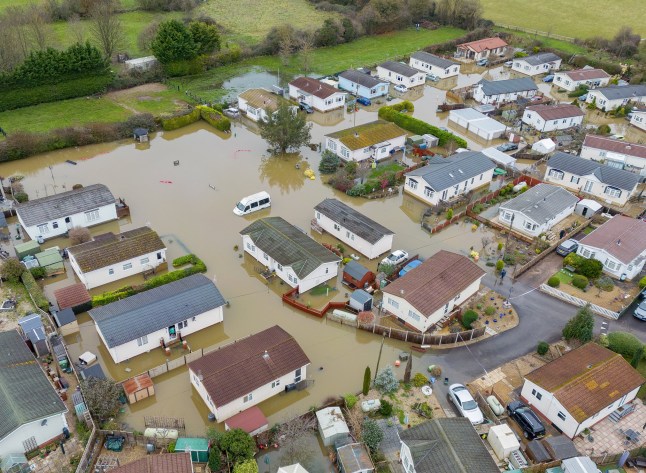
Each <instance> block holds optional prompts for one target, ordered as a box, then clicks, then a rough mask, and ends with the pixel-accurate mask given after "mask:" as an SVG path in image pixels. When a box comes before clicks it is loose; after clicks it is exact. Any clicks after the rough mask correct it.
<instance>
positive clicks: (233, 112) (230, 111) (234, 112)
mask: <svg viewBox="0 0 646 473" xmlns="http://www.w3.org/2000/svg"><path fill="white" fill-rule="evenodd" d="M223 113H224V114H225V115H226V116H227V117H229V118H238V117H239V116H240V110H238V109H237V108H234V107H229V108H225V109H224V111H223Z"/></svg>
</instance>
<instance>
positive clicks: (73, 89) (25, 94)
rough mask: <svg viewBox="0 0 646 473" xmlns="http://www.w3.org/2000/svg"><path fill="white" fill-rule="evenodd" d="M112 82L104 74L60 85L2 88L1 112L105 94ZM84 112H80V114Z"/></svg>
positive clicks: (72, 80)
mask: <svg viewBox="0 0 646 473" xmlns="http://www.w3.org/2000/svg"><path fill="white" fill-rule="evenodd" d="M110 82H112V75H106V74H104V75H98V76H87V77H78V78H75V79H70V80H67V81H65V82H60V83H58V84H45V85H39V86H34V87H29V88H0V112H3V111H5V110H13V109H15V108H22V107H29V106H30V105H38V104H40V103H47V102H55V101H57V100H65V99H72V98H75V97H84V96H87V95H94V94H96V93H100V92H104V91H105V90H106V88H107V86H108V84H110ZM82 112H83V111H82V110H79V113H82Z"/></svg>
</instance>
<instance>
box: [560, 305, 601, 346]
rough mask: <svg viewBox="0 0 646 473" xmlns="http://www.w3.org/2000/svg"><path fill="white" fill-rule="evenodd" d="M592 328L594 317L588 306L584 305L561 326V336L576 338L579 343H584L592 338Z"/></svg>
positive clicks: (567, 338) (568, 338)
mask: <svg viewBox="0 0 646 473" xmlns="http://www.w3.org/2000/svg"><path fill="white" fill-rule="evenodd" d="M593 330H594V317H593V315H592V311H591V310H590V306H589V305H586V306H584V307H581V308H580V309H579V310H578V311H577V313H576V315H575V316H574V317H572V318H571V319H570V320H568V322H567V324H565V327H563V332H562V334H563V338H565V339H566V340H572V339H574V340H578V341H580V342H581V343H586V342H589V341H590V340H592V332H593Z"/></svg>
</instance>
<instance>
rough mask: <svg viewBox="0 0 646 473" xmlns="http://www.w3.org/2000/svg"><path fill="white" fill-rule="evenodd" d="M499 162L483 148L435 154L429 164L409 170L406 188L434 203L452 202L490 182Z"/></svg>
mask: <svg viewBox="0 0 646 473" xmlns="http://www.w3.org/2000/svg"><path fill="white" fill-rule="evenodd" d="M495 168H496V165H495V164H494V162H493V161H491V160H490V159H489V158H488V157H487V156H485V155H484V154H483V153H481V152H479V151H464V152H462V153H457V154H454V155H453V156H449V157H448V158H438V157H433V158H431V159H429V160H428V163H427V165H426V166H423V167H421V168H418V169H415V170H413V171H410V172H408V173H406V181H405V182H404V191H405V192H407V193H408V194H411V195H413V196H415V197H417V198H418V199H420V200H421V201H423V202H426V203H427V204H430V205H437V204H439V203H440V202H449V201H451V200H452V199H455V198H457V197H458V196H461V195H463V194H466V193H467V192H470V191H472V190H473V189H477V188H478V187H482V186H488V185H489V183H490V182H491V179H492V178H493V170H494V169H495Z"/></svg>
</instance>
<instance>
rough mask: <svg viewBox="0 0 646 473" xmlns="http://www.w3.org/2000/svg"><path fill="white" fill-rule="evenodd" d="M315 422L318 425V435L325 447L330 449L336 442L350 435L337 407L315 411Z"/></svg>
mask: <svg viewBox="0 0 646 473" xmlns="http://www.w3.org/2000/svg"><path fill="white" fill-rule="evenodd" d="M316 420H317V421H318V424H319V435H320V436H321V439H322V440H323V445H325V446H326V447H331V446H332V445H334V443H335V442H336V441H338V440H343V439H345V438H347V437H348V436H349V435H350V430H349V429H348V424H346V423H345V418H344V417H343V413H342V412H341V409H340V408H339V407H326V408H325V409H321V410H319V411H316Z"/></svg>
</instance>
